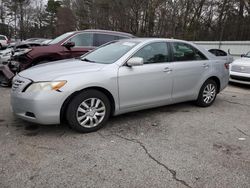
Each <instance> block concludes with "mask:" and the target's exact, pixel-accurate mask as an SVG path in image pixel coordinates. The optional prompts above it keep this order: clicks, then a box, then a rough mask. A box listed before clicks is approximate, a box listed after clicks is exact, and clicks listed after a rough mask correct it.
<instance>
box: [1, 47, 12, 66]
mask: <svg viewBox="0 0 250 188" xmlns="http://www.w3.org/2000/svg"><path fill="white" fill-rule="evenodd" d="M12 51H13V48H6V49H5V50H1V51H0V64H2V63H3V62H7V61H8V60H10V59H11V55H12Z"/></svg>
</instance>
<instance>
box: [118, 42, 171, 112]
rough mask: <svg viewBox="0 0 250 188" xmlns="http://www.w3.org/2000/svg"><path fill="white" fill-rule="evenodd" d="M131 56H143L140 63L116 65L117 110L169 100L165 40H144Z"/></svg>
mask: <svg viewBox="0 0 250 188" xmlns="http://www.w3.org/2000/svg"><path fill="white" fill-rule="evenodd" d="M132 57H141V58H143V60H144V64H143V65H141V66H133V67H128V66H126V65H124V66H122V67H120V68H119V76H118V77H119V78H118V82H119V99H120V108H121V110H125V109H129V108H133V107H134V108H138V107H140V106H150V105H156V106H157V105H164V104H167V103H169V102H170V101H171V92H172V82H173V77H172V68H171V66H172V65H171V63H170V52H169V48H168V45H167V43H165V42H155V43H151V44H148V45H146V46H144V47H142V48H141V49H140V50H139V51H138V52H136V53H135V54H134V55H133V56H132Z"/></svg>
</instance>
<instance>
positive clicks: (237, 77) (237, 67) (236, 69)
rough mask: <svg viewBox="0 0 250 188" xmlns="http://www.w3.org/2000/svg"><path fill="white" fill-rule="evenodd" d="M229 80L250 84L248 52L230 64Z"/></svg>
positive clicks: (249, 58) (249, 53) (249, 57)
mask: <svg viewBox="0 0 250 188" xmlns="http://www.w3.org/2000/svg"><path fill="white" fill-rule="evenodd" d="M230 82H236V83H240V84H248V85H250V52H248V53H247V54H245V55H243V56H242V58H240V59H237V60H235V61H234V62H233V63H232V64H231V66H230Z"/></svg>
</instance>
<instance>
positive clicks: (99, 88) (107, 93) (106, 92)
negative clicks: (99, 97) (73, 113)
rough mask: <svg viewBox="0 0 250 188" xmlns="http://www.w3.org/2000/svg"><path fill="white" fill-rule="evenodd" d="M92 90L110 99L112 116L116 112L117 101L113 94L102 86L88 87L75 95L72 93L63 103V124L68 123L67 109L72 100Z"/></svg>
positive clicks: (61, 116) (61, 120)
mask: <svg viewBox="0 0 250 188" xmlns="http://www.w3.org/2000/svg"><path fill="white" fill-rule="evenodd" d="M90 89H93V90H97V91H100V92H102V93H103V94H104V95H106V96H107V97H108V99H109V101H110V105H111V115H113V114H114V112H115V99H114V96H113V95H112V94H111V92H110V91H108V90H107V89H105V88H103V87H100V86H91V87H87V88H84V89H81V90H78V91H75V92H74V93H72V94H71V95H69V96H68V97H67V99H66V100H65V101H64V102H63V105H62V107H61V110H60V122H61V123H62V122H66V121H67V120H66V118H65V113H66V110H67V107H68V105H69V103H70V102H71V100H72V99H73V98H74V97H75V96H76V95H78V94H79V93H81V92H83V91H86V90H90Z"/></svg>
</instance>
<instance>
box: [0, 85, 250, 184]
mask: <svg viewBox="0 0 250 188" xmlns="http://www.w3.org/2000/svg"><path fill="white" fill-rule="evenodd" d="M9 93H10V91H9V89H7V88H0V107H1V108H0V148H1V153H0V187H1V188H4V187H25V188H28V187H108V188H110V187H115V188H116V187H129V188H133V187H136V188H138V187H168V188H169V187H197V188H200V187H202V188H205V187H208V188H211V187H218V188H222V187H225V188H231V187H232V188H235V187H240V188H241V187H246V188H248V187H250V149H249V148H250V116H249V114H250V87H246V86H241V85H230V86H228V87H227V89H226V90H224V91H223V92H222V93H221V94H219V96H218V98H217V100H216V102H215V103H214V105H213V106H212V107H209V108H199V107H196V106H194V105H193V104H192V103H182V104H177V105H171V106H166V107H161V108H156V109H151V110H144V111H139V112H134V113H129V114H125V115H121V116H118V117H113V118H111V120H110V121H109V122H108V125H107V126H106V127H105V128H104V129H102V130H100V131H98V132H96V133H91V134H79V133H76V132H74V131H72V130H71V129H69V128H68V127H67V126H66V125H50V126H38V125H35V124H30V123H27V122H24V121H22V120H19V119H17V118H15V117H13V115H12V114H11V112H10V108H9Z"/></svg>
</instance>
